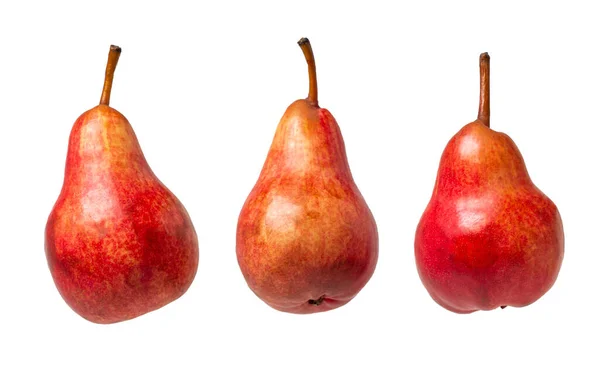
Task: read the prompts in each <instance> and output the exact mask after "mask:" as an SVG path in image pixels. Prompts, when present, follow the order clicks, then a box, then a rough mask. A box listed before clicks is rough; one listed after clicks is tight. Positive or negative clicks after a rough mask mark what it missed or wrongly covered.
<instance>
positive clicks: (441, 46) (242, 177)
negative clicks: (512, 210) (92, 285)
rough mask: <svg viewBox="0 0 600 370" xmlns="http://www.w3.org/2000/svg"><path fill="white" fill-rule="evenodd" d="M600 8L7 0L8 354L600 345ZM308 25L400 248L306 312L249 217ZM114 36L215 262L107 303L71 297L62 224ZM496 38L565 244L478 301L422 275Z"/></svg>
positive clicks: (300, 74) (537, 364)
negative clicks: (437, 183)
mask: <svg viewBox="0 0 600 370" xmlns="http://www.w3.org/2000/svg"><path fill="white" fill-rule="evenodd" d="M210 3H213V4H210ZM564 3H565V4H566V3H567V2H564ZM417 4H418V5H417ZM486 4H488V5H486ZM597 15H598V12H597V11H595V7H594V6H593V2H591V1H590V2H588V3H584V2H577V1H570V2H568V5H557V4H556V3H554V2H549V1H545V2H539V3H534V2H510V1H502V2H500V1H498V2H496V3H495V4H493V5H492V4H489V3H484V2H481V1H472V2H465V1H448V2H441V1H440V2H437V3H434V2H426V1H421V2H418V3H417V2H415V4H413V5H409V4H402V3H400V2H393V1H390V2H382V1H362V2H351V1H345V2H339V3H334V2H332V1H331V2H330V1H327V2H326V1H302V2H275V1H273V2H272V3H267V2H264V1H257V0H254V1H246V2H242V1H238V2H233V1H220V2H208V1H206V2H203V3H202V4H200V2H198V3H193V2H189V3H185V2H180V1H169V2H167V1H164V2H153V1H147V2H143V3H142V2H140V3H139V4H134V3H133V2H127V3H125V2H122V1H102V2H75V1H73V2H65V1H53V2H41V1H39V2H31V1H22V2H18V5H17V2H13V3H12V4H10V5H9V2H8V1H6V2H2V5H0V35H2V36H1V38H2V43H1V46H0V112H1V115H0V117H1V118H0V122H1V131H0V173H1V174H2V179H1V180H0V188H1V191H0V194H2V205H1V207H0V225H1V226H0V229H1V234H0V236H1V237H0V241H1V246H0V287H1V289H0V292H1V293H0V295H1V298H0V299H1V303H0V311H1V315H0V341H1V343H0V353H1V355H0V368H2V369H21V368H38V369H39V368H48V369H55V368H57V369H82V368H85V369H108V368H110V369H142V368H143V369H188V368H189V369H191V368H202V369H224V368H231V369H242V368H244V369H261V370H266V369H312V368H315V369H317V368H323V369H325V368H327V369H363V368H364V369H398V368H405V369H420V368H444V369H480V368H486V369H508V368H510V369H526V368H549V367H552V368H554V367H562V368H579V369H584V368H597V367H598V366H599V365H598V363H599V360H598V355H597V350H598V333H597V332H598V330H599V329H600V325H599V319H598V309H599V307H600V299H599V298H598V296H599V294H600V290H599V288H598V283H600V277H599V276H598V275H599V266H598V263H599V262H600V248H599V247H600V244H599V242H598V230H599V225H598V223H599V221H600V218H599V216H598V209H600V197H599V195H598V193H599V191H600V183H599V182H600V181H599V180H600V177H599V176H598V171H599V168H600V166H599V160H600V146H599V145H598V133H599V130H598V126H599V125H600V120H599V119H598V108H597V107H598V106H599V104H600V91H599V89H598V86H599V85H600V68H598V66H599V64H600V60H599V58H598V57H599V56H600V52H599V50H600V47H599V45H600V41H599V39H598V35H600V23H599V22H598V19H597ZM304 36H306V37H308V38H309V39H310V40H311V42H312V46H313V50H314V52H315V57H316V62H317V71H318V78H319V88H320V90H319V93H320V95H319V101H320V103H321V106H322V107H324V108H328V109H329V110H330V111H331V112H332V114H333V115H334V116H335V117H336V119H337V121H338V123H339V125H340V127H341V130H342V134H343V136H344V139H345V142H346V149H347V153H348V157H349V161H350V167H351V169H352V171H353V175H354V178H355V180H356V182H357V184H358V186H359V188H360V189H361V191H362V193H363V195H364V197H365V199H366V200H367V203H368V204H369V206H370V207H371V210H372V211H373V214H374V216H375V219H376V221H377V224H378V228H379V237H380V257H379V263H378V266H377V270H376V271H375V274H374V276H373V278H372V279H371V281H370V282H369V283H368V284H367V286H366V287H365V289H363V291H362V292H361V293H360V294H359V295H358V296H357V297H356V298H355V299H354V300H353V301H351V302H350V303H349V304H348V305H346V306H344V307H342V308H339V309H337V310H334V311H330V312H327V313H321V314H315V315H308V316H298V315H291V314H286V313H280V312H277V311H275V310H273V309H271V308H269V307H268V306H267V305H265V304H264V303H263V302H262V301H260V300H259V299H258V298H256V297H255V296H254V294H253V293H252V292H251V291H250V290H249V289H248V288H247V286H246V283H245V281H244V279H243V277H242V275H241V273H240V271H239V268H238V265H237V261H236V257H235V230H236V223H237V217H238V213H239V211H240V209H241V207H242V204H243V202H244V200H245V198H246V196H247V194H248V193H249V191H250V190H251V188H252V186H253V185H254V183H255V181H256V179H257V177H258V174H259V172H260V170H261V167H262V165H263V161H264V159H265V155H266V153H267V151H268V148H269V145H270V143H271V139H272V137H273V134H274V132H275V128H276V126H277V123H278V121H279V119H280V117H281V115H282V114H283V112H284V111H285V109H286V107H287V106H288V105H289V104H290V103H292V102H293V101H294V100H295V99H298V98H304V97H306V94H307V91H308V77H307V72H306V62H305V61H304V57H303V55H302V52H301V50H300V48H299V47H298V46H297V44H296V41H297V40H298V39H299V38H300V37H304ZM110 44H116V45H119V46H121V47H122V48H123V52H122V54H121V59H120V61H119V66H118V67H117V71H116V75H115V80H114V85H113V93H112V99H111V106H112V107H114V108H115V109H117V110H119V111H120V112H121V113H123V114H124V115H125V116H126V117H127V118H128V119H129V121H130V122H131V124H132V125H133V128H134V130H135V131H136V133H137V136H138V139H139V141H140V143H141V146H142V149H143V151H144V153H145V155H146V158H147V160H148V162H149V163H150V166H151V167H152V169H153V170H154V172H155V173H156V174H157V175H158V177H159V178H160V179H161V180H162V181H163V182H164V183H165V184H166V185H167V186H168V187H169V188H170V189H171V190H172V191H173V192H174V193H175V194H176V195H177V196H178V198H179V199H180V200H181V201H182V202H183V204H184V205H185V206H186V208H187V210H188V212H189V213H190V215H191V217H192V220H193V222H194V225H195V227H196V231H197V233H198V237H199V244H200V266H199V270H198V274H197V276H196V279H195V281H194V283H193V284H192V286H191V288H190V289H189V291H188V292H187V293H186V294H185V295H184V296H183V297H182V298H180V299H179V300H177V301H175V302H174V303H172V304H169V305H168V306H166V307H164V308H162V309H160V310H158V311H155V312H152V313H150V314H147V315H144V316H142V317H139V318H136V319H134V320H131V321H128V322H123V323H119V324H114V325H109V326H102V325H96V324H92V323H89V322H87V321H85V320H84V319H82V318H80V317H79V316H78V315H77V314H75V313H74V312H73V311H71V309H70V308H69V307H68V306H67V305H66V304H65V303H64V302H63V300H62V298H61V297H60V295H59V294H58V292H57V290H56V288H55V287H54V284H53V281H52V278H51V276H50V273H49V271H48V268H47V265H46V258H45V254H44V245H43V243H44V239H43V235H44V227H45V223H46V218H47V217H48V214H49V213H50V210H51V208H52V206H53V204H54V202H55V200H56V198H57V196H58V194H59V192H60V188H61V186H62V181H63V171H64V165H65V158H66V150H67V143H68V137H69V133H70V129H71V126H72V124H73V123H74V122H75V120H76V119H77V117H78V116H79V115H80V114H81V113H83V112H84V111H85V110H87V109H90V108H92V107H94V106H95V105H96V104H98V101H99V98H100V93H101V89H102V83H103V78H104V68H105V63H106V57H107V54H108V49H109V45H110ZM484 51H487V52H489V53H490V56H491V79H492V80H491V111H492V118H491V126H492V128H494V129H496V130H498V131H502V132H505V133H507V134H509V135H510V136H511V137H512V138H513V140H514V141H515V142H516V143H517V145H518V147H519V148H520V150H521V152H522V154H523V156H524V158H525V161H526V164H527V167H528V169H529V172H530V175H531V177H532V178H533V181H534V182H535V183H536V184H537V185H538V187H540V188H541V189H542V190H543V191H544V192H545V193H546V194H547V195H548V196H549V197H550V198H551V199H552V200H553V201H554V202H555V203H556V204H557V206H558V208H559V210H560V212H561V215H562V218H563V222H564V228H565V235H566V244H565V259H564V263H563V266H562V270H561V272H560V275H559V277H558V280H557V282H556V284H555V285H554V287H553V288H552V289H551V290H550V292H548V293H547V294H546V295H545V296H544V297H543V298H542V299H540V300H539V301H538V302H536V303H534V304H533V305H531V306H529V307H526V308H520V309H515V308H507V309H505V310H495V311H491V312H477V313H474V314H471V315H457V314H453V313H451V312H448V311H446V310H444V309H442V308H441V307H439V306H438V305H437V304H435V303H434V302H433V301H432V300H431V298H430V297H429V296H428V294H427V292H426V290H425V288H424V287H423V286H422V284H421V282H420V280H419V277H418V275H417V271H416V268H415V264H414V257H413V238H414V231H415V228H416V225H417V223H418V221H419V218H420V216H421V213H422V212H423V210H424V208H425V206H426V204H427V202H428V201H429V197H430V195H431V191H432V189H433V183H434V179H435V175H436V171H437V167H438V162H439V158H440V155H441V153H442V150H443V149H444V146H445V145H446V143H447V142H448V140H449V139H450V138H451V136H452V135H454V133H456V132H457V131H458V130H459V129H460V128H461V127H462V126H463V125H465V124H467V123H469V122H471V121H473V120H474V119H475V118H476V114H477V107H478V93H479V68H478V61H479V59H478V58H479V54H480V53H481V52H484ZM594 353H596V354H594Z"/></svg>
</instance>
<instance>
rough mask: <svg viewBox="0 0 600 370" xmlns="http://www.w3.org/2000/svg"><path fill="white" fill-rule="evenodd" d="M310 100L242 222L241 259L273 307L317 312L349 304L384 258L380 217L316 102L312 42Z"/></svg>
mask: <svg viewBox="0 0 600 370" xmlns="http://www.w3.org/2000/svg"><path fill="white" fill-rule="evenodd" d="M299 45H300V47H301V48H302V51H303V52H304V55H305V57H306V61H307V63H308V71H309V81H310V88H309V94H308V98H307V99H301V100H297V101H295V102H294V103H292V104H291V105H290V106H289V107H288V109H287V111H286V112H285V114H284V115H283V117H282V118H281V121H280V122H279V125H278V127H277V131H276V133H275V137H274V138H273V142H272V144H271V149H270V150H269V153H268V155H267V159H266V161H265V164H264V166H263V169H262V172H261V174H260V176H259V179H258V181H257V182H256V185H255V186H254V188H253V189H252V192H251V193H250V195H249V196H248V198H247V199H246V203H245V204H244V206H243V208H242V211H241V213H240V216H239V220H238V228H237V258H238V263H239V266H240V268H241V270H242V273H243V275H244V278H245V279H246V281H247V283H248V285H249V287H250V289H252V291H253V292H254V293H255V294H256V295H257V296H258V297H259V298H260V299H262V300H263V301H264V302H266V303H267V304H268V305H270V306H271V307H273V308H275V309H277V310H280V311H286V312H291V313H314V312H321V311H327V310H331V309H334V308H337V307H340V306H342V305H344V304H346V303H347V302H348V301H350V300H351V299H352V298H353V297H354V296H356V294H358V292H359V291H360V290H361V289H362V288H363V287H364V286H365V284H366V283H367V281H368V280H369V279H370V277H371V275H372V274H373V271H374V270H375V265H376V263H377V256H378V236H377V227H376V224H375V220H374V219H373V216H372V214H371V211H370V210H369V207H368V206H367V204H366V202H365V200H364V199H363V197H362V195H361V193H360V191H359V190H358V188H357V186H356V184H355V183H354V180H353V178H352V174H351V173H350V167H349V165H348V159H347V158H346V149H345V146H344V140H343V139H342V134H341V132H340V129H339V127H338V124H337V122H336V120H335V119H334V118H333V116H332V115H331V113H329V111H327V110H326V109H323V108H320V107H319V105H318V102H317V77H316V67H315V61H314V57H313V53H312V48H311V46H310V43H309V41H308V39H302V40H300V41H299Z"/></svg>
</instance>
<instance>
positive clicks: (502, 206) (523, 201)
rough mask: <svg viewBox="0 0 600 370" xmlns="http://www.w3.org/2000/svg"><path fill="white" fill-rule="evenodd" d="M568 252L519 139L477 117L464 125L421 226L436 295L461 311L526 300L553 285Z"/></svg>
mask: <svg viewBox="0 0 600 370" xmlns="http://www.w3.org/2000/svg"><path fill="white" fill-rule="evenodd" d="M563 255H564V234H563V227H562V221H561V218H560V215H559V212H558V209H557V208H556V206H555V205H554V203H553V202H552V201H551V200H550V199H549V198H548V197H546V196H545V195H544V194H543V193H542V192H541V191H540V190H539V189H538V188H537V187H536V186H535V185H534V184H533V182H532V181H531V179H530V177H529V174H528V172H527V169H526V167H525V162H524V161H523V158H522V156H521V153H520V152H519V150H518V149H517V146H516V145H515V143H514V142H513V141H512V140H511V139H510V138H509V137H508V136H507V135H505V134H503V133H500V132H496V131H494V130H492V129H490V128H489V127H487V126H486V125H485V124H484V123H483V122H481V121H479V120H477V121H475V122H472V123H470V124H468V125H466V126H465V127H463V128H462V129H461V130H460V131H459V132H458V133H457V134H456V135H455V136H454V137H453V138H452V139H451V140H450V142H449V143H448V145H447V146H446V149H445V150H444V152H443V155H442V158H441V160H440V166H439V170H438V174H437V180H436V184H435V188H434V191H433V194H432V197H431V200H430V202H429V204H428V206H427V208H426V210H425V212H424V214H423V216H422V217H421V220H420V222H419V225H418V228H417V231H416V238H415V257H416V263H417V269H418V272H419V276H420V277H421V280H422V281H423V284H424V285H425V287H426V288H427V291H428V292H429V294H430V295H431V297H432V298H433V299H434V300H435V301H436V302H437V303H439V304H440V305H441V306H443V307H445V308H447V309H448V310H450V311H453V312H457V313H470V312H473V311H477V310H492V309H495V308H497V307H503V306H514V307H523V306H527V305H529V304H531V303H533V302H535V301H536V300H538V299H539V298H540V297H542V295H544V294H545V293H546V292H547V291H548V290H549V289H550V288H551V287H552V285H553V284H554V282H555V280H556V278H557V276H558V273H559V270H560V267H561V264H562V260H563Z"/></svg>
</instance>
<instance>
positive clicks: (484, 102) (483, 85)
mask: <svg viewBox="0 0 600 370" xmlns="http://www.w3.org/2000/svg"><path fill="white" fill-rule="evenodd" d="M479 79H480V81H479V83H480V86H479V89H480V90H479V114H478V115H477V119H478V120H479V121H481V122H482V123H483V124H484V125H486V126H487V127H490V56H489V55H488V53H482V54H481V55H480V56H479Z"/></svg>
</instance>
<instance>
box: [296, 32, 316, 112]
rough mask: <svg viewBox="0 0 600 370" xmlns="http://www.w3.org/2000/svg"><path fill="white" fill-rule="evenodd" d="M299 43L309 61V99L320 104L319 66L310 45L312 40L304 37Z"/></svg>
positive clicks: (314, 103)
mask: <svg viewBox="0 0 600 370" xmlns="http://www.w3.org/2000/svg"><path fill="white" fill-rule="evenodd" d="M298 45H300V48H301V49H302V52H303V53H304V57H305V58H306V63H308V82H309V87H308V98H307V100H308V101H309V102H310V103H311V104H313V105H315V106H318V105H319V99H318V96H319V91H318V89H317V66H316V65H315V56H314V54H313V51H312V47H311V46H310V41H308V39H307V38H306V37H303V38H301V39H300V41H298Z"/></svg>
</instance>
